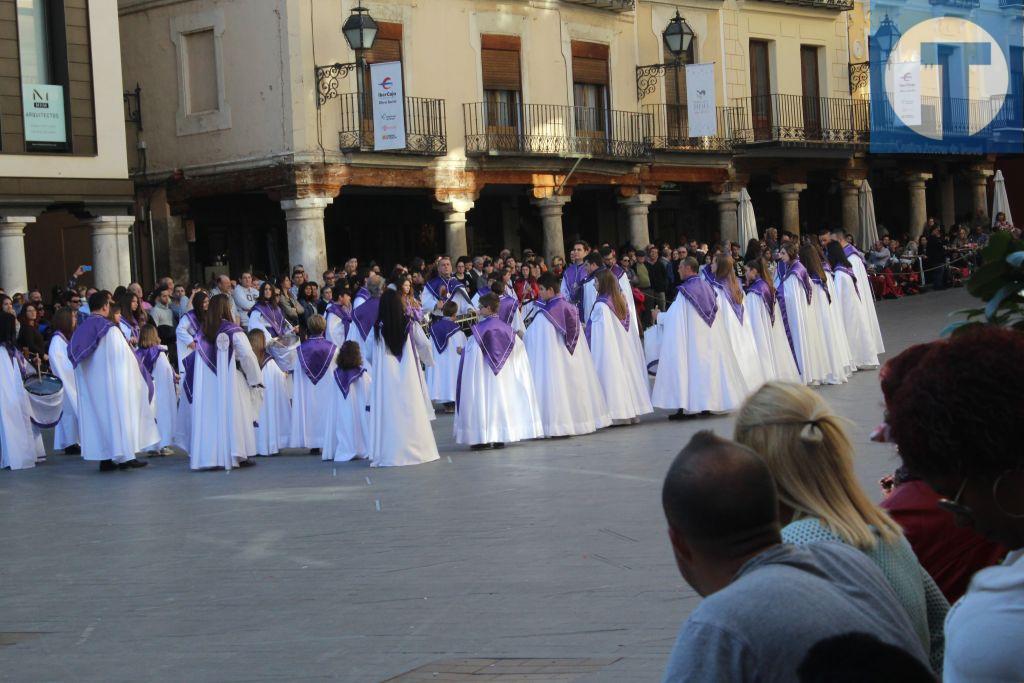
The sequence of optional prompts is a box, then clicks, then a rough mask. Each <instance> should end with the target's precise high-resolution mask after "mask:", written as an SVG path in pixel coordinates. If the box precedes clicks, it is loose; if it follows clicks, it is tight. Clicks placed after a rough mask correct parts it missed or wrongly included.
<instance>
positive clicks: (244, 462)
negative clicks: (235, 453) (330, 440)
mask: <svg viewBox="0 0 1024 683" xmlns="http://www.w3.org/2000/svg"><path fill="white" fill-rule="evenodd" d="M317 450H319V449H317ZM255 466H256V461H255V460H253V459H252V458H246V459H245V460H239V461H238V467H255Z"/></svg>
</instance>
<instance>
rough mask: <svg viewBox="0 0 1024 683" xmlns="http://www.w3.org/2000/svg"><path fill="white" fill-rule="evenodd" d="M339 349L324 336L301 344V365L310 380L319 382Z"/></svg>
mask: <svg viewBox="0 0 1024 683" xmlns="http://www.w3.org/2000/svg"><path fill="white" fill-rule="evenodd" d="M364 305H365V304H364ZM337 350H338V347H337V346H335V345H334V344H333V343H332V342H331V341H329V340H327V339H324V338H323V337H310V338H309V339H307V340H306V341H304V342H302V343H301V344H299V350H298V356H299V365H300V366H301V367H302V371H303V372H304V373H306V377H308V378H309V381H310V382H312V383H313V384H318V383H319V382H320V380H321V379H323V377H324V375H326V374H327V368H328V367H329V366H330V364H331V361H332V360H334V353H335V352H336V351H337Z"/></svg>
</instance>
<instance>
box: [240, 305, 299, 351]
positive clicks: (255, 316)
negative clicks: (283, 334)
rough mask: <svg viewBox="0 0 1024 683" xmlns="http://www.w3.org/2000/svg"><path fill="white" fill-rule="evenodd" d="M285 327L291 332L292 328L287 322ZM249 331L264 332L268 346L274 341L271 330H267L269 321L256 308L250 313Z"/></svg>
mask: <svg viewBox="0 0 1024 683" xmlns="http://www.w3.org/2000/svg"><path fill="white" fill-rule="evenodd" d="M285 327H286V328H287V329H288V330H291V326H290V325H289V324H288V322H287V321H285ZM247 329H250V330H259V331H260V332H262V333H263V336H264V338H265V339H266V341H267V344H269V343H270V342H271V341H272V340H273V339H274V335H272V334H271V333H270V330H268V329H267V319H266V318H264V317H263V314H262V313H260V312H259V311H258V310H256V309H255V308H254V309H252V310H251V311H249V326H248V328H247Z"/></svg>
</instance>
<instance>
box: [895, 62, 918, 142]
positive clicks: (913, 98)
mask: <svg viewBox="0 0 1024 683" xmlns="http://www.w3.org/2000/svg"><path fill="white" fill-rule="evenodd" d="M892 84H893V98H892V104H893V109H894V110H895V111H896V116H897V117H899V119H900V120H901V121H903V123H904V124H906V125H908V126H920V125H921V63H920V62H898V63H896V64H893V70H892Z"/></svg>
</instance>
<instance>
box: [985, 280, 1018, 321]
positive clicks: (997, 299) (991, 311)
mask: <svg viewBox="0 0 1024 683" xmlns="http://www.w3.org/2000/svg"><path fill="white" fill-rule="evenodd" d="M1020 290H1021V286H1020V284H1019V283H1017V282H1011V283H1009V284H1006V285H1003V286H1002V287H1000V288H999V291H998V292H996V293H995V296H993V297H992V298H991V299H989V301H988V305H987V306H985V317H986V318H988V319H989V320H992V318H993V317H994V316H995V315H996V312H997V311H998V310H999V306H1000V304H1002V303H1003V301H1004V300H1005V299H1006V298H1007V297H1011V296H1016V295H1017V294H1019V293H1020Z"/></svg>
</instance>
